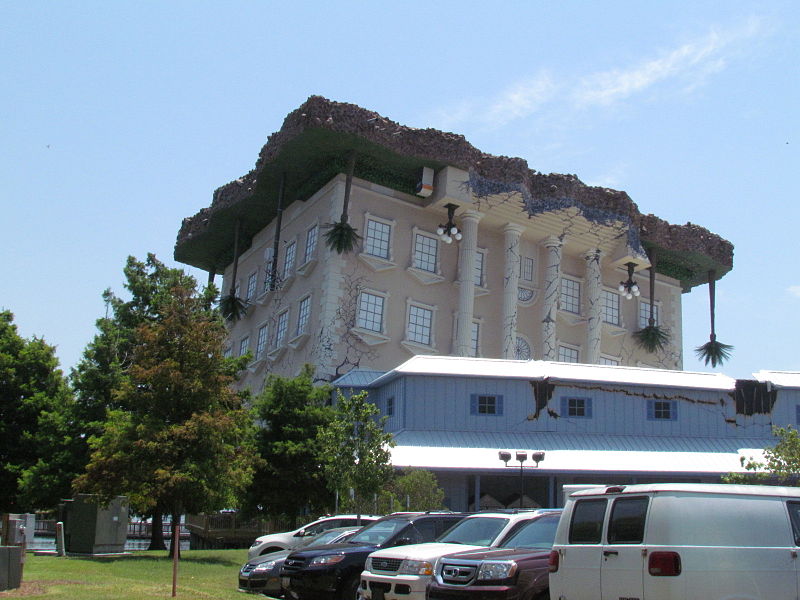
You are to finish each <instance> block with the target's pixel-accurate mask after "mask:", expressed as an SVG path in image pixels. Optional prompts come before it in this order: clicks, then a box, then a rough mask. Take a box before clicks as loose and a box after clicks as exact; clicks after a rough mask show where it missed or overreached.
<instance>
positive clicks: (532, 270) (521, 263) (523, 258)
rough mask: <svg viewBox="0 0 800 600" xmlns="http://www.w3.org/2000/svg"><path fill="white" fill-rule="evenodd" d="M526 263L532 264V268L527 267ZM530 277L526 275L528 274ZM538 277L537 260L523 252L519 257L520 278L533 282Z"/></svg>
mask: <svg viewBox="0 0 800 600" xmlns="http://www.w3.org/2000/svg"><path fill="white" fill-rule="evenodd" d="M526 265H530V269H526V268H525V267H526ZM528 274H529V275H530V277H526V275H528ZM535 278H536V260H535V259H534V258H533V257H532V256H526V255H524V254H521V255H520V257H519V280H520V281H524V282H525V283H528V284H532V283H533V282H534V280H535Z"/></svg>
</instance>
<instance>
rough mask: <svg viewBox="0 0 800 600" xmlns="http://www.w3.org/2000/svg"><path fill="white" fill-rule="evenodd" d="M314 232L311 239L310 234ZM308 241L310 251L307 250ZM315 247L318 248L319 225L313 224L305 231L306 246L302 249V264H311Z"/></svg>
mask: <svg viewBox="0 0 800 600" xmlns="http://www.w3.org/2000/svg"><path fill="white" fill-rule="evenodd" d="M312 231H313V232H314V234H313V236H312V237H309V236H311V232H312ZM309 241H310V242H311V249H310V250H309ZM317 246H319V224H318V223H314V225H313V226H311V227H309V228H308V229H306V245H305V247H304V248H303V264H304V265H305V264H307V263H309V262H311V261H312V260H313V259H314V257H315V256H316V254H317Z"/></svg>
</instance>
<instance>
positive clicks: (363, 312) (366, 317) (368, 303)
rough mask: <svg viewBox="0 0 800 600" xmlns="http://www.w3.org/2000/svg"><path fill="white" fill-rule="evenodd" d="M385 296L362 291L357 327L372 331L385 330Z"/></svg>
mask: <svg viewBox="0 0 800 600" xmlns="http://www.w3.org/2000/svg"><path fill="white" fill-rule="evenodd" d="M384 301H385V298H384V297H383V296H376V295H375V294H370V293H369V292H361V295H360V296H359V300H358V317H357V318H356V327H361V328H362V329H369V330H370V331H379V332H380V331H383V304H384Z"/></svg>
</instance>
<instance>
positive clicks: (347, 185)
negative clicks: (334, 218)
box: [340, 150, 356, 223]
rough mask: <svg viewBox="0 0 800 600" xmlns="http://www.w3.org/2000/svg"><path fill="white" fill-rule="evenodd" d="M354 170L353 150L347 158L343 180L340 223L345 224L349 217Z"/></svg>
mask: <svg viewBox="0 0 800 600" xmlns="http://www.w3.org/2000/svg"><path fill="white" fill-rule="evenodd" d="M355 168H356V152H355V150H351V151H350V152H349V154H348V156H347V174H346V176H345V180H344V203H343V204H342V216H341V219H340V220H341V222H342V223H347V221H348V220H349V218H350V216H349V214H348V212H349V210H350V189H351V188H352V186H353V171H355Z"/></svg>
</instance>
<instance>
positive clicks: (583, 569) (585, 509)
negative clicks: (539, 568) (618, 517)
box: [560, 498, 608, 600]
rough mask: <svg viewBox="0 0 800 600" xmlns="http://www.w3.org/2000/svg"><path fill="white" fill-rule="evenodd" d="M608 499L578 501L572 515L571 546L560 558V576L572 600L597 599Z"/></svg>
mask: <svg viewBox="0 0 800 600" xmlns="http://www.w3.org/2000/svg"><path fill="white" fill-rule="evenodd" d="M607 505H608V500H607V499H606V498H591V499H586V500H576V501H575V504H574V506H573V509H572V513H571V515H570V524H569V532H568V536H569V539H568V542H569V543H568V544H566V545H565V546H564V549H563V554H562V556H561V568H560V577H561V578H562V580H563V582H562V585H563V586H564V588H565V590H567V589H568V590H569V593H568V594H566V597H567V598H569V599H570V600H597V591H598V590H599V589H600V564H601V560H602V555H603V546H602V543H601V542H602V535H603V522H604V521H605V514H606V506H607Z"/></svg>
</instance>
